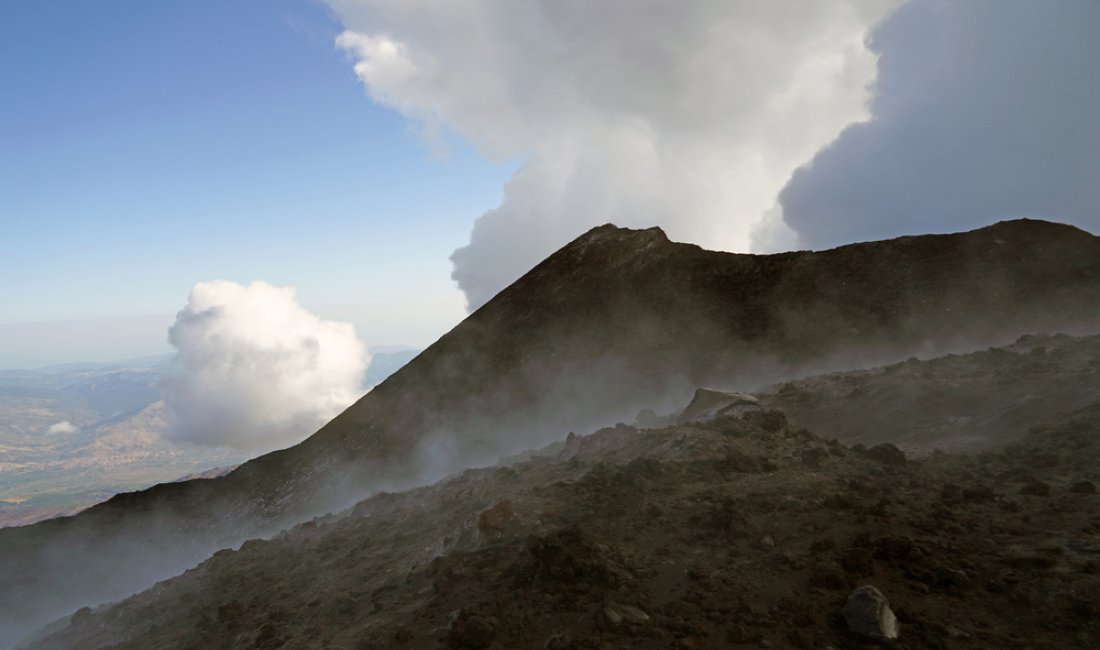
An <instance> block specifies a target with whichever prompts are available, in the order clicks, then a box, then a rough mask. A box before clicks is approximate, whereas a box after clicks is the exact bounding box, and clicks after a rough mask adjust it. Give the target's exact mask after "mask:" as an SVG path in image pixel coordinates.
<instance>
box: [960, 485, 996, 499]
mask: <svg viewBox="0 0 1100 650" xmlns="http://www.w3.org/2000/svg"><path fill="white" fill-rule="evenodd" d="M995 497H996V495H995V494H994V493H993V488H991V487H988V486H985V485H979V486H976V487H968V488H963V491H962V498H963V500H965V501H992V500H993V499H994V498H995Z"/></svg>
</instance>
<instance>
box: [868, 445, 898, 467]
mask: <svg viewBox="0 0 1100 650" xmlns="http://www.w3.org/2000/svg"><path fill="white" fill-rule="evenodd" d="M866 455H867V457H868V458H870V459H871V460H875V461H878V462H880V463H882V464H883V465H904V464H905V463H906V462H907V460H906V458H905V452H904V451H902V450H900V449H898V448H897V445H892V444H890V443H888V442H884V443H882V444H880V445H875V446H874V447H871V448H870V449H868V450H867V452H866Z"/></svg>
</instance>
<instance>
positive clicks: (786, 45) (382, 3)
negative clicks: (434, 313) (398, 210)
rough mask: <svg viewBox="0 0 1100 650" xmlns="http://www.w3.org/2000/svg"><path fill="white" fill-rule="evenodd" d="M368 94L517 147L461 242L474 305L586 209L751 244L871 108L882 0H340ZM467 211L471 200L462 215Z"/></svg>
mask: <svg viewBox="0 0 1100 650" xmlns="http://www.w3.org/2000/svg"><path fill="white" fill-rule="evenodd" d="M327 1H328V4H329V5H330V6H331V7H332V8H333V9H334V10H335V11H336V13H337V14H338V15H339V17H340V18H341V20H342V21H343V22H344V25H345V26H346V27H347V31H346V32H344V33H343V34H342V35H341V36H340V37H339V39H338V41H337V43H338V45H339V46H340V47H341V48H343V49H344V50H346V51H347V52H348V53H349V54H350V55H351V56H352V57H353V58H354V59H355V70H356V73H357V75H358V76H359V78H360V79H361V80H362V82H363V83H364V85H365V86H366V88H367V90H368V92H369V93H370V95H371V97H372V98H373V99H374V100H375V101H377V102H379V103H382V104H385V105H388V106H390V107H392V108H394V109H396V110H398V111H400V112H401V113H402V114H404V115H406V116H408V117H409V118H411V119H413V120H415V121H417V122H418V123H420V124H421V125H422V126H423V128H424V130H425V131H426V132H428V133H438V132H439V131H440V130H441V129H450V130H453V131H454V132H457V133H458V134H460V135H461V136H463V137H465V138H467V139H468V140H469V141H470V142H472V143H473V144H474V145H475V146H476V147H478V148H479V149H480V150H481V151H482V152H483V153H485V154H486V155H488V156H490V157H494V158H510V157H522V158H523V159H524V163H523V165H522V166H521V168H520V169H519V171H518V172H517V173H516V175H515V177H514V178H513V179H512V180H511V181H510V182H509V183H508V185H507V187H506V188H505V196H504V199H503V202H502V203H501V205H500V206H498V207H497V208H495V209H493V210H490V211H489V212H487V213H486V214H484V215H482V216H481V218H479V219H478V220H477V222H476V224H475V226H474V228H473V231H472V233H471V240H470V244H469V245H468V246H466V247H464V248H461V249H459V250H458V251H456V252H455V254H454V256H453V258H452V260H453V262H454V277H455V279H456V280H457V281H458V283H459V285H460V287H461V288H462V289H463V290H464V291H465V292H466V296H467V299H468V302H469V303H470V306H472V307H476V306H478V305H480V304H481V303H483V302H484V301H485V300H487V299H488V298H489V297H491V296H492V295H493V294H494V293H495V292H496V291H498V290H499V289H501V288H502V287H503V286H505V285H506V284H507V283H509V282H511V281H512V280H514V279H515V278H517V277H518V276H519V275H520V274H522V273H523V272H525V271H526V270H527V269H528V268H530V266H532V265H533V264H534V263H535V262H537V261H538V260H539V259H541V258H542V257H543V256H545V255H546V254H548V253H550V252H551V251H553V250H554V249H555V248H557V247H558V246H560V245H562V244H564V243H565V242H567V241H568V240H569V239H571V238H573V237H575V236H577V235H578V234H580V233H581V232H583V231H584V230H586V229H588V228H589V227H592V226H595V225H598V224H601V223H605V222H609V221H610V222H614V223H617V224H619V225H624V226H651V225H654V224H656V225H660V226H662V227H664V228H665V229H666V230H667V231H668V233H669V235H670V236H671V237H672V238H673V239H678V240H686V241H693V242H696V243H700V244H703V245H705V246H708V247H712V248H719V249H726V250H747V249H748V248H749V247H750V245H751V242H752V238H753V235H754V232H756V231H757V230H761V229H763V230H766V231H768V233H769V237H770V238H771V239H775V238H777V237H778V238H782V236H783V233H782V232H781V227H782V222H781V221H779V220H778V218H777V216H776V215H777V214H778V213H777V211H775V210H773V209H772V208H773V207H774V205H775V200H776V195H777V193H778V191H779V190H780V188H781V187H782V186H783V185H784V184H785V183H786V181H787V179H788V178H789V176H790V173H791V172H792V171H793V170H794V169H795V168H796V167H797V166H798V165H800V164H801V163H803V162H804V161H806V160H808V159H809V158H810V157H811V156H812V155H813V154H814V152H816V151H817V150H818V149H819V148H820V147H821V146H823V145H825V144H826V143H828V142H829V141H831V140H832V139H833V138H834V137H835V136H836V135H837V133H839V132H840V130H841V129H842V128H843V127H844V126H845V125H847V124H849V123H851V122H852V121H855V120H860V119H863V118H864V117H866V110H865V106H864V104H865V101H866V99H867V96H868V93H867V88H866V86H867V84H868V83H869V82H870V81H871V80H872V79H873V77H874V70H875V57H874V55H873V54H872V53H871V52H869V51H868V49H867V48H866V47H865V46H864V38H865V36H866V34H867V32H868V30H869V28H870V27H871V26H872V25H874V24H875V23H876V22H877V21H878V20H879V19H880V18H881V17H882V16H883V15H884V14H885V13H886V12H888V11H889V10H890V9H891V8H892V7H893V3H890V2H881V1H878V0H821V1H818V2H803V1H801V0H783V1H772V2H766V3H765V2H758V1H757V0H697V1H694V2H667V1H665V0H617V1H610V0H609V1H603V2H578V1H562V0H526V1H523V0H480V1H474V2H462V3H456V2H449V1H446V0H401V1H400V2H398V1H396V0H327ZM456 216H461V215H456Z"/></svg>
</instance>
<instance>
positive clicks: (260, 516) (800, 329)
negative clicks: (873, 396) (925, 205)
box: [0, 220, 1100, 634]
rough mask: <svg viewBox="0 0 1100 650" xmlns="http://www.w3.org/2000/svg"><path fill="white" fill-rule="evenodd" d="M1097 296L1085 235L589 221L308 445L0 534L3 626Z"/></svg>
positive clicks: (1018, 229)
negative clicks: (747, 247)
mask: <svg viewBox="0 0 1100 650" xmlns="http://www.w3.org/2000/svg"><path fill="white" fill-rule="evenodd" d="M1098 295H1100V239H1098V238H1097V237H1095V236H1093V235H1091V234H1089V233H1086V232H1083V231H1081V230H1078V229H1076V228H1072V227H1069V226H1064V225H1059V224H1052V223H1047V222H1042V221H1031V220H1021V221H1012V222H1004V223H1000V224H997V225H994V226H991V227H988V228H983V229H981V230H977V231H973V232H969V233H962V234H955V235H936V236H921V237H903V238H900V239H895V240H890V241H884V242H873V243H866V244H856V245H851V246H845V247H841V248H838V249H834V250H830V251H823V252H795V253H784V254H779V255H766V256H755V255H736V254H729V253H717V252H712V251H705V250H703V249H700V248H699V247H697V246H692V245H686V244H676V243H672V242H670V241H668V239H667V238H666V237H665V235H664V233H662V232H661V231H660V230H658V229H650V230H642V231H632V230H624V229H619V228H615V227H613V226H603V227H600V228H596V229H594V230H592V231H590V232H588V233H586V234H585V235H583V236H581V237H580V238H578V239H577V240H575V241H574V242H572V243H571V244H569V245H567V246H566V247H564V248H563V249H561V250H560V251H558V252H557V253H555V254H554V255H552V256H550V257H549V258H548V259H546V260H545V261H544V262H542V263H541V264H539V265H538V266H536V267H535V268H534V269H533V270H532V271H531V272H529V273H528V274H526V275H525V276H524V277H523V278H521V279H520V280H518V281H517V282H516V283H514V284H513V285H512V286H510V287H508V288H507V289H505V290H504V291H502V292H501V293H500V294H498V295H497V296H496V297H495V298H494V299H493V300H491V301H490V302H489V303H487V304H486V305H485V306H484V307H482V308H481V309H479V310H478V311H477V312H475V313H474V314H472V315H471V316H470V317H469V318H467V319H466V320H465V321H463V322H462V323H461V324H460V325H459V326H457V327H456V328H455V329H454V330H452V331H451V332H450V333H448V334H447V335H445V336H444V337H442V338H441V339H440V340H439V341H438V342H436V343H435V344H434V345H432V346H431V347H429V348H428V349H427V350H425V351H424V352H422V353H421V354H420V355H419V356H417V357H416V358H415V359H414V360H413V361H411V362H410V363H408V364H407V365H406V366H405V367H404V368H402V369H401V370H400V371H398V372H397V373H395V374H394V375H393V376H391V377H390V378H389V379H387V380H386V381H384V382H382V383H381V384H380V385H379V386H377V387H376V388H375V389H374V390H372V391H371V392H370V393H369V394H368V395H367V396H366V397H364V398H363V399H362V400H360V401H359V402H358V403H356V404H355V405H353V406H352V407H350V408H349V409H347V411H345V412H344V413H343V414H341V415H340V416H338V417H337V418H335V419H334V420H333V421H332V422H330V423H329V424H328V425H326V426H325V427H323V428H322V429H321V430H320V431H319V432H317V433H316V434H315V435H313V436H312V437H311V438H309V439H308V440H306V441H305V442H303V443H302V444H300V445H298V446H296V447H293V448H291V449H288V450H284V451H279V452H275V453H272V454H268V455H266V456H263V457H261V458H258V459H256V460H254V461H250V462H248V463H245V464H244V465H242V466H241V467H240V468H238V469H237V470H236V471H234V472H232V473H231V474H229V475H228V476H226V477H223V478H218V479H212V480H202V481H192V482H187V483H179V484H172V485H161V486H157V487H155V488H153V489H150V490H147V491H145V492H142V493H138V494H131V495H122V496H119V497H116V498H114V499H112V500H110V501H108V502H107V503H104V504H101V505H99V506H96V507H95V508H92V509H90V510H88V511H85V512H84V513H81V514H80V515H78V516H75V517H71V518H67V519H63V520H55V521H50V522H43V523H41V524H37V525H34V526H30V527H26V528H20V529H0V548H3V549H5V551H6V552H5V553H4V554H3V556H0V616H2V617H4V618H3V619H2V620H0V627H2V628H3V629H4V630H11V631H12V632H11V633H12V634H14V633H15V632H17V631H19V630H22V629H26V628H27V626H29V625H33V624H35V623H36V622H44V621H45V620H46V619H47V618H49V617H50V616H52V615H55V614H57V613H59V612H66V611H72V610H73V609H75V608H76V607H78V606H80V605H83V604H87V603H89V602H100V601H102V600H104V599H110V598H114V597H118V596H121V595H125V594H128V593H132V592H133V591H134V590H136V589H139V588H141V587H144V586H148V585H149V584H151V582H152V581H154V580H156V579H158V578H162V577H167V576H169V575H173V574H176V573H178V572H180V571H181V570H183V569H185V568H187V567H189V566H192V565H194V563H195V562H196V561H198V560H200V559H202V558H204V557H206V556H207V555H209V553H210V552H211V551H213V550H215V549H217V548H221V547H226V546H233V545H236V544H238V543H239V542H240V541H242V540H244V539H246V538H248V537H255V536H257V535H265V534H271V533H274V532H275V531H277V530H279V529H281V528H283V527H285V526H286V525H288V524H290V523H293V522H296V521H300V520H302V519H304V518H307V517H309V516H312V515H313V514H316V513H319V512H325V511H330V510H335V509H339V508H342V507H345V506H347V505H349V504H351V503H354V502H355V501H356V500H358V499H360V498H362V497H363V496H365V495H366V494H368V493H369V492H371V491H372V490H376V489H380V488H386V489H392V488H394V487H400V486H402V485H410V484H414V483H418V482H424V481H427V480H429V479H433V478H436V477H438V476H441V475H443V474H445V473H447V472H450V471H454V470H457V469H460V468H462V467H464V466H467V465H469V464H472V463H478V462H485V461H489V460H492V459H495V458H496V457H498V456H500V455H502V454H507V453H513V452H516V451H520V450H523V449H526V448H530V447H532V446H537V445H538V444H541V443H544V442H546V441H548V440H553V439H559V438H561V437H562V436H563V434H564V433H565V432H568V431H570V430H579V431H584V430H591V429H593V428H596V426H597V425H599V424H602V423H606V422H613V421H615V420H616V419H620V420H624V421H627V420H629V419H630V418H632V417H633V414H634V413H635V412H636V411H637V409H638V408H640V407H642V406H648V407H652V408H655V409H658V410H660V409H662V408H665V407H668V406H671V405H673V404H683V403H686V400H687V398H688V397H689V396H690V393H691V391H692V390H693V389H694V388H695V387H696V386H699V385H726V386H743V387H746V388H747V387H752V386H757V385H761V384H764V383H768V382H773V381H780V380H783V379H789V378H793V377H797V376H800V375H805V374H809V373H811V372H821V371H826V370H830V369H839V368H846V367H847V368H850V367H853V366H867V365H870V364H872V363H875V362H887V361H893V360H900V359H905V358H906V357H908V356H911V355H913V354H921V355H929V354H934V353H936V352H939V351H951V350H966V349H973V348H977V347H987V346H989V345H992V344H998V343H1007V342H1011V341H1012V340H1014V339H1016V338H1017V337H1018V336H1020V335H1021V334H1025V333H1030V332H1044V331H1089V330H1093V329H1094V328H1097V326H1098V325H1100V304H1098V301H1097V298H1096V296H1098ZM43 549H49V550H43ZM61 549H64V552H58V551H59V550H61ZM62 594H63V595H62Z"/></svg>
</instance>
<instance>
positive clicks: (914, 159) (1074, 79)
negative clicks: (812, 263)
mask: <svg viewBox="0 0 1100 650" xmlns="http://www.w3.org/2000/svg"><path fill="white" fill-rule="evenodd" d="M1097 26H1100V3H1098V2H1095V0H1060V1H1059V2H1054V3H1046V2H1032V1H1031V0H967V1H966V2H957V1H954V0H912V1H911V2H909V3H908V4H906V5H905V6H904V7H902V8H901V9H899V10H898V11H897V12H895V13H894V14H893V15H891V16H890V17H889V18H888V19H887V20H886V21H884V23H883V24H882V25H881V26H880V27H879V28H877V29H876V30H875V31H874V33H873V35H872V38H871V40H870V45H871V48H872V49H873V50H874V51H875V52H877V53H878V54H879V55H880V57H879V61H878V79H877V81H876V83H875V97H874V99H873V102H872V104H871V112H872V114H873V119H871V120H870V121H867V122H863V123H860V124H856V125H853V126H851V127H849V128H848V129H847V130H845V131H844V133H843V134H842V135H841V136H840V137H839V138H838V139H837V141H836V142H835V143H833V144H832V145H831V146H829V147H828V148H826V149H825V150H823V151H822V152H820V153H819V154H818V155H817V156H816V157H815V158H814V159H813V161H812V163H811V164H810V165H808V166H807V167H805V168H803V169H801V170H799V171H798V172H797V173H796V174H795V175H794V177H793V178H792V179H791V181H790V183H789V184H788V185H787V187H786V188H785V189H784V190H783V192H782V194H781V204H782V212H783V215H784V218H785V220H786V222H787V223H788V224H789V225H790V226H791V227H792V228H793V229H794V230H795V231H797V233H798V235H799V239H800V241H801V243H802V244H803V245H805V246H809V247H813V248H823V247H830V246H836V245H840V244H843V243H847V242H850V241H853V240H862V239H877V238H886V237H893V236H896V235H898V234H902V233H907V234H916V233H922V232H929V231H941V232H942V231H955V230H961V229H966V228H970V227H979V226H983V225H987V224H989V223H991V222H993V221H997V220H999V219H1004V218H1010V217H1019V216H1032V217H1042V218H1050V219H1054V220H1058V221H1065V222H1069V223H1073V224H1076V225H1079V226H1082V227H1085V228H1087V229H1089V230H1091V231H1093V232H1097V231H1100V183H1097V181H1096V179H1097V178H1100V119H1097V116H1098V115H1100V81H1098V79H1100V77H1098V76H1097V72H1096V65H1097V62H1098V61H1100V39H1098V38H1097V35H1096V30H1097Z"/></svg>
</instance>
